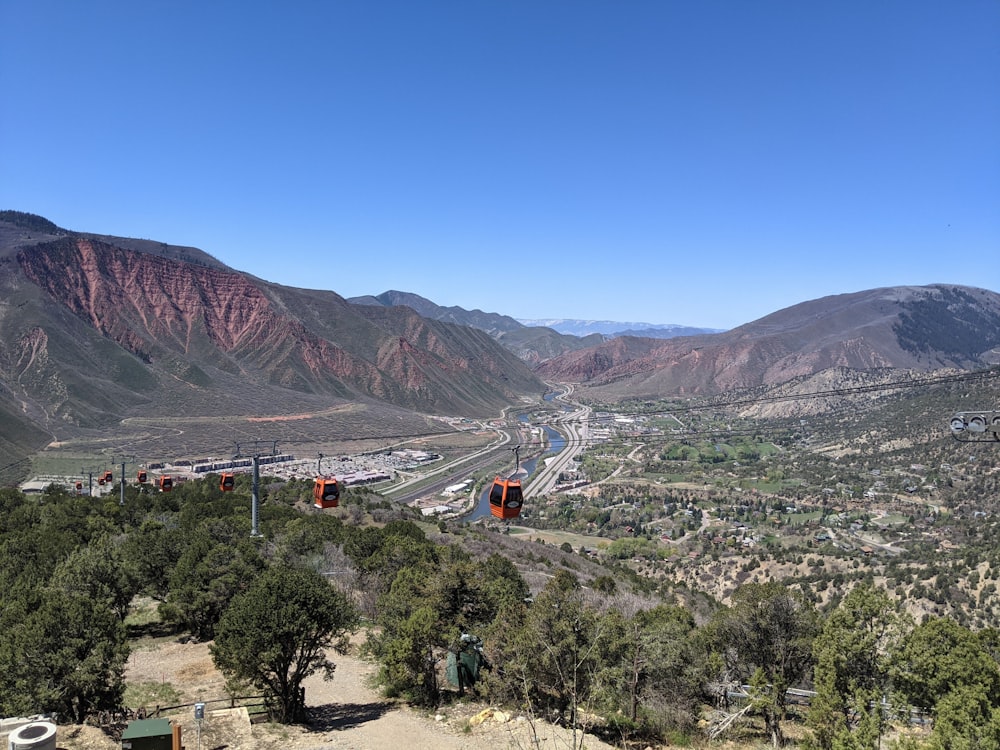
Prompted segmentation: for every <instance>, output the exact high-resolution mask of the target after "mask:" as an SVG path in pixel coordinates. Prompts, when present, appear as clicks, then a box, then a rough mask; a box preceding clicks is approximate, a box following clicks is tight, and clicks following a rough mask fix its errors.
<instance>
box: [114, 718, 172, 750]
mask: <svg viewBox="0 0 1000 750" xmlns="http://www.w3.org/2000/svg"><path fill="white" fill-rule="evenodd" d="M173 744H174V730H173V727H171V726H170V719H136V720H135V721H130V722H129V725H128V727H126V728H125V731H124V732H122V750H172V748H173Z"/></svg>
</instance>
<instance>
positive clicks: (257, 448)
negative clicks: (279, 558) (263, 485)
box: [233, 440, 278, 537]
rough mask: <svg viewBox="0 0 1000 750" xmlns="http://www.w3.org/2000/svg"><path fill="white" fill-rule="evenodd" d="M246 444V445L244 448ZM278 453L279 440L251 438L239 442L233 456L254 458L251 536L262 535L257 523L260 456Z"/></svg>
mask: <svg viewBox="0 0 1000 750" xmlns="http://www.w3.org/2000/svg"><path fill="white" fill-rule="evenodd" d="M244 445H245V446H246V447H245V448H244ZM267 445H270V446H271V448H270V450H269V451H267V453H264V452H263V446H267ZM277 453H278V441H277V440H251V441H247V443H245V444H242V443H237V444H236V453H235V454H234V455H233V458H248V457H249V458H252V459H253V482H252V483H251V485H250V487H251V493H252V496H251V499H250V536H252V537H258V536H260V535H261V534H260V530H259V528H258V525H257V516H258V513H257V508H258V507H259V505H260V492H259V491H260V457H261V456H274V455H277Z"/></svg>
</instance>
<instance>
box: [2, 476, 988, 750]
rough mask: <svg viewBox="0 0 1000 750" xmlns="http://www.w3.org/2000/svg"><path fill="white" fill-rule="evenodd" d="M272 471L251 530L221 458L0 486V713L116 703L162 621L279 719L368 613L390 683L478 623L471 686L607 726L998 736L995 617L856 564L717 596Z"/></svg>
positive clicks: (840, 737) (434, 702)
mask: <svg viewBox="0 0 1000 750" xmlns="http://www.w3.org/2000/svg"><path fill="white" fill-rule="evenodd" d="M264 484H265V489H264V493H263V501H264V504H263V507H262V510H261V519H260V530H261V532H262V537H259V538H254V537H251V535H250V533H249V531H250V512H249V505H250V500H249V495H248V492H247V490H248V487H247V486H246V485H245V484H244V480H243V479H242V478H241V479H240V480H239V483H238V486H237V490H236V491H235V492H227V493H223V492H222V491H221V489H220V487H219V485H218V477H214V478H212V477H210V478H207V479H204V480H199V481H192V482H187V483H184V484H182V485H180V486H179V487H177V488H176V489H175V490H174V491H173V492H170V493H148V492H142V491H140V490H139V489H137V488H136V487H131V486H130V487H127V488H126V492H125V502H124V504H119V502H118V500H117V499H113V500H105V501H103V502H99V501H95V500H94V499H91V498H84V497H79V496H75V495H71V494H67V493H65V492H63V491H61V490H59V489H57V488H50V489H49V491H48V492H46V493H44V494H42V495H40V496H26V495H23V494H21V493H19V492H17V491H14V490H3V491H0V518H2V519H3V523H2V525H0V585H2V586H3V590H4V592H5V594H4V608H3V611H2V614H0V670H2V672H3V674H4V675H6V676H7V677H8V679H5V680H3V681H2V682H0V713H3V714H5V715H17V714H21V715H25V714H35V713H39V712H56V713H58V715H59V716H60V717H62V719H61V720H65V721H71V722H77V723H78V722H83V721H84V720H86V719H87V717H88V716H91V715H93V714H94V713H95V712H100V711H107V710H113V709H115V708H118V707H120V706H121V704H122V703H123V701H124V696H125V695H126V692H125V689H126V687H127V686H126V684H125V681H124V676H123V675H124V665H125V662H126V660H127V658H128V654H129V651H130V644H131V643H132V640H133V639H134V638H136V637H137V636H139V635H142V634H143V633H145V632H148V630H149V628H156V629H157V632H159V633H160V634H161V635H171V636H172V637H177V638H181V637H183V638H195V639H199V640H212V641H213V645H212V652H213V654H214V657H215V662H216V665H217V666H218V667H219V669H221V670H222V671H223V672H224V673H225V674H226V675H227V676H228V677H229V678H230V679H231V680H232V681H233V684H238V683H242V684H246V685H252V686H253V687H254V688H256V689H258V690H260V691H262V692H263V693H264V694H265V695H267V696H269V698H268V703H269V705H270V707H271V711H272V716H273V717H274V718H276V719H278V720H281V721H286V722H298V721H306V722H308V721H309V708H308V706H307V705H305V704H304V703H303V702H302V701H301V698H300V697H299V696H300V693H299V691H298V686H299V685H300V684H301V680H302V679H304V677H305V676H307V675H308V674H309V673H311V672H315V671H317V670H322V669H326V668H328V667H330V666H331V663H330V662H329V661H327V659H328V656H329V655H331V654H333V653H334V652H335V651H336V648H337V647H338V645H340V644H341V643H342V639H343V637H344V636H345V635H346V634H348V633H349V632H351V631H352V630H356V629H357V628H358V627H360V626H361V623H363V624H364V627H365V628H368V629H370V634H369V636H368V639H367V647H366V650H367V653H368V654H369V655H370V657H371V658H372V659H374V660H375V661H376V662H377V664H378V665H379V672H378V676H379V683H380V685H381V686H382V688H383V690H384V692H385V694H386V695H387V696H390V697H392V696H394V697H397V698H401V699H405V700H407V701H409V702H412V703H414V704H416V705H421V706H428V707H437V706H440V705H441V704H442V703H444V702H448V701H450V700H454V698H455V689H454V687H453V686H450V685H449V684H448V683H447V682H446V681H445V680H444V678H443V671H442V670H443V667H444V664H445V661H446V656H447V653H448V651H449V649H451V650H453V651H459V650H461V649H462V648H463V641H462V638H461V636H462V635H463V634H471V635H473V636H476V637H478V638H480V639H481V641H482V653H483V655H484V656H485V659H486V662H487V664H489V665H493V666H494V668H493V669H492V670H488V671H485V672H483V673H482V675H483V677H482V679H481V680H480V681H479V682H478V683H477V684H476V686H475V693H476V694H477V695H479V696H480V697H481V698H482V699H484V700H488V701H489V702H490V703H491V704H494V705H503V706H507V707H510V708H512V709H515V710H519V711H524V712H529V713H530V715H534V716H538V717H542V718H547V719H550V720H552V721H557V722H560V723H564V724H567V725H572V726H578V725H579V726H582V725H583V724H587V725H588V726H589V727H590V729H591V731H596V732H599V733H603V734H604V735H606V736H607V737H609V738H616V740H615V741H618V742H623V741H625V740H626V739H633V740H636V741H642V742H644V743H648V742H659V741H663V740H664V739H665V738H668V737H669V738H672V740H680V738H684V737H687V738H689V739H693V738H697V737H701V738H704V737H705V736H706V732H707V733H708V734H710V735H712V736H720V737H721V736H725V731H724V730H725V729H726V727H727V726H729V727H733V726H738V725H739V721H740V720H741V719H745V718H748V717H751V716H755V717H757V720H758V721H759V722H760V723H759V725H758V726H760V727H762V730H763V732H764V733H765V736H764V737H762V739H766V740H767V741H769V742H772V743H773V744H774V745H776V746H777V745H780V744H782V743H783V742H784V741H785V738H786V735H787V734H790V732H789V729H790V727H791V726H792V724H797V725H798V727H799V728H798V729H797V730H796V732H795V734H796V736H807V737H809V738H810V739H809V743H810V746H812V747H820V748H827V749H832V748H841V747H858V748H869V747H870V748H875V747H877V743H878V742H879V738H881V737H882V736H883V735H887V734H889V733H891V732H894V731H896V730H899V729H901V728H906V727H908V725H909V721H910V715H911V714H910V710H911V709H913V710H916V711H918V712H921V713H923V714H927V715H929V716H931V717H932V718H933V731H930V732H927V733H925V734H923V735H920V737H919V739H918V740H913V742H915V743H916V745H913V746H914V747H915V746H917V745H920V744H926V745H927V746H928V747H941V748H944V747H978V746H980V745H977V744H976V743H977V742H979V741H980V740H981V739H982V738H983V737H997V736H1000V734H998V732H1000V663H998V661H997V659H998V655H1000V649H998V646H997V644H998V643H1000V633H998V632H997V631H996V630H995V629H993V628H987V629H980V630H978V631H973V630H971V629H969V628H967V627H965V626H963V625H961V624H959V623H958V622H957V621H955V620H953V619H951V618H949V617H927V618H924V619H923V620H922V621H919V622H916V621H913V620H912V619H910V618H909V617H908V616H907V615H906V614H905V613H904V612H903V611H902V610H901V609H900V608H899V607H898V605H897V604H896V603H894V601H893V600H892V599H891V598H890V597H889V596H888V594H887V592H886V591H884V590H883V589H881V588H880V587H879V586H877V585H874V584H873V583H872V582H871V581H864V580H862V581H859V582H857V585H855V586H854V587H853V588H851V589H850V590H849V592H847V593H846V595H845V596H843V597H837V598H835V599H833V600H831V601H829V602H827V603H826V604H824V605H817V604H816V603H814V602H813V601H811V600H810V599H809V598H808V597H806V596H804V595H803V594H802V593H801V592H800V591H797V590H794V589H792V588H789V587H788V586H786V585H784V583H782V582H781V581H772V582H770V583H761V584H748V585H744V586H743V587H741V588H740V589H739V590H738V591H737V592H736V593H735V594H734V595H733V596H732V597H731V600H730V603H729V604H728V605H722V604H720V603H718V602H715V603H713V602H711V601H710V600H708V599H707V598H705V597H703V596H698V595H697V594H696V592H693V591H686V592H683V591H681V590H678V591H676V592H671V593H670V594H669V595H667V594H665V593H664V592H666V591H667V589H665V588H663V587H655V586H650V585H648V582H645V581H644V580H643V579H641V578H639V577H637V576H635V575H634V574H630V573H629V572H628V571H627V570H626V569H624V568H622V567H620V566H618V565H617V564H614V563H612V564H611V567H602V566H600V565H599V564H598V563H596V562H594V561H593V560H590V559H587V558H586V557H585V556H581V555H580V554H579V553H578V552H575V551H574V550H573V549H572V548H568V545H567V546H564V547H563V548H562V549H558V548H555V547H553V546H551V545H545V544H539V543H532V542H528V541H522V542H516V541H515V542H514V543H509V542H510V540H511V538H510V537H507V536H505V535H504V534H503V533H502V532H501V531H490V530H487V529H484V528H481V527H473V526H466V525H463V524H453V525H452V526H451V527H448V526H446V525H445V524H444V523H443V522H442V523H440V524H439V525H438V526H437V527H434V526H430V525H427V524H422V523H418V522H416V521H415V520H412V519H411V518H410V517H409V514H410V513H411V511H410V510H409V509H406V508H401V507H399V506H393V505H391V504H390V503H388V502H387V501H385V500H383V499H382V498H380V497H379V496H378V495H376V494H373V493H370V492H368V491H365V490H356V489H351V490H348V491H345V492H344V496H343V498H342V502H341V505H340V507H339V508H337V509H336V510H332V511H326V512H323V513H316V512H313V511H311V510H309V507H310V506H309V505H308V498H309V495H310V489H311V486H310V483H308V482H305V481H289V482H271V481H265V483H264ZM111 497H116V495H112V496H111ZM514 551H516V554H512V552H514ZM330 571H334V572H335V573H336V574H335V575H332V576H325V575H324V574H325V573H328V572H330ZM140 599H144V600H149V599H152V600H153V601H155V602H158V616H157V618H156V619H155V622H149V621H138V620H137V619H135V618H134V617H133V614H132V613H133V608H132V605H133V603H134V602H136V601H139V600H140ZM283 608H284V609H283ZM280 613H285V614H283V615H281V616H279V614H280ZM291 613H294V617H293V616H291ZM251 635H252V637H251ZM251 644H252V645H251ZM291 644H294V646H295V649H297V650H296V651H295V653H294V654H290V653H289V646H290V645H291ZM272 646H273V648H272ZM279 646H280V647H279ZM292 656H294V657H295V658H290V657H292ZM299 657H301V658H299ZM333 661H334V662H335V661H336V659H335V657H334V659H333ZM792 688H799V689H807V690H810V689H811V690H813V691H814V693H812V694H810V695H811V696H812V697H811V706H810V708H809V710H808V712H807V713H806V714H805V715H804V719H803V718H802V714H801V713H798V712H797V713H796V714H795V715H796V716H798V717H799V718H798V719H797V720H793V717H792V715H791V714H790V713H789V706H788V705H787V701H788V696H789V693H787V692H786V691H788V690H789V689H792ZM740 695H744V698H742V699H740V698H739V696H740ZM883 699H885V700H886V701H887V702H886V703H885V710H881V709H877V708H873V706H878V705H879V701H881V700H883ZM734 701H735V702H734ZM890 705H892V706H900V707H901V708H899V709H895V708H894V709H889V708H888V706H890ZM802 722H804V726H803V724H802ZM802 732H805V735H803V734H802ZM982 746H983V747H993V745H982Z"/></svg>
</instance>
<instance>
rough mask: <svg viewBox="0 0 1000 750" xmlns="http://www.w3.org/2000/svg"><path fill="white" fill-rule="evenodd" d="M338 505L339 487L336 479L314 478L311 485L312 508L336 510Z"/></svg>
mask: <svg viewBox="0 0 1000 750" xmlns="http://www.w3.org/2000/svg"><path fill="white" fill-rule="evenodd" d="M339 504H340V485H339V484H337V478H336V477H316V482H315V483H314V484H313V506H314V507H316V508H336V507H337V505H339Z"/></svg>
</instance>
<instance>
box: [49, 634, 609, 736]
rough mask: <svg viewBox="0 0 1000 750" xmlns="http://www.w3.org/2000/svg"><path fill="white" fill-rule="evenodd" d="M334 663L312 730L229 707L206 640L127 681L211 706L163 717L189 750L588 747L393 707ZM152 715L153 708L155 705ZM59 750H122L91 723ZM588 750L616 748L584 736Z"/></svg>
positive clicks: (352, 664) (516, 720)
mask: <svg viewBox="0 0 1000 750" xmlns="http://www.w3.org/2000/svg"><path fill="white" fill-rule="evenodd" d="M330 658H331V660H332V661H334V662H335V663H336V665H337V669H336V672H335V674H334V677H333V679H332V680H330V681H324V680H323V679H322V678H320V677H318V676H314V677H311V678H309V679H308V680H307V681H306V685H305V687H306V704H307V706H308V709H309V716H310V719H309V723H308V724H306V725H291V726H285V725H279V724H272V723H266V722H264V723H252V722H251V721H250V715H249V714H248V712H247V710H246V709H244V708H235V709H233V708H230V707H229V704H228V703H226V702H219V703H214V702H211V701H215V700H217V699H222V698H226V697H227V695H226V692H225V689H224V682H225V681H224V679H223V677H222V675H221V674H220V673H219V672H218V671H217V670H216V669H215V665H214V664H213V663H212V658H211V654H210V653H209V650H208V644H206V643H180V642H177V641H165V642H160V643H150V644H148V645H141V646H137V647H136V649H135V650H134V651H133V653H132V655H131V657H130V658H129V662H128V666H127V669H126V677H127V679H128V681H129V683H130V684H132V683H134V684H141V683H155V682H160V683H169V684H170V685H172V687H173V688H174V690H175V691H176V692H177V694H179V695H180V696H181V699H180V700H179V702H180V703H193V702H195V701H206V702H207V703H208V705H207V706H206V717H205V719H204V721H202V722H201V726H200V727H199V726H198V723H197V722H196V721H195V719H194V709H193V707H191V706H185V707H182V708H180V709H176V710H172V711H169V712H166V713H164V714H162V715H163V717H164V718H168V719H170V720H171V721H172V722H173V723H175V724H179V725H180V726H181V732H182V739H183V743H184V746H185V747H187V748H188V749H189V750H196V749H200V750H279V749H281V750H326V749H328V748H329V749H331V750H334V749H338V750H339V749H344V750H347V749H350V750H368V749H371V750H380V749H381V748H387V750H397V749H398V748H407V750H500V749H501V748H543V749H544V750H556V749H559V750H562V749H563V748H573V747H577V748H579V747H581V740H582V739H583V738H582V737H581V736H580V735H579V734H578V735H577V736H576V743H575V745H574V738H573V735H572V733H571V732H570V731H568V730H566V729H564V728H562V727H556V726H552V725H550V724H547V723H546V722H543V721H540V720H529V719H528V718H527V717H525V716H517V715H509V714H507V713H505V712H502V711H498V710H495V709H491V707H489V706H487V705H485V704H482V703H478V702H475V701H470V702H460V703H456V704H453V705H450V706H447V707H446V708H443V709H441V710H440V711H439V712H436V713H435V712H426V711H421V710H417V709H414V708H411V707H409V706H407V705H405V704H402V703H399V702H396V701H389V700H386V699H384V698H382V697H381V696H380V694H379V693H378V692H377V691H376V690H375V689H373V688H372V687H371V678H372V676H373V674H374V673H375V671H376V667H375V665H373V664H371V663H369V662H367V661H365V660H363V659H361V658H359V657H358V655H357V652H356V645H355V648H354V650H353V652H352V653H350V654H348V655H344V656H341V655H339V654H331V656H330ZM148 708H154V707H148ZM57 742H58V746H59V747H60V748H62V749H63V750H118V749H119V748H120V747H121V745H120V744H119V743H118V742H116V741H115V740H114V739H113V738H112V737H110V736H109V735H107V734H105V733H104V732H102V731H101V730H100V729H98V728H97V727H92V726H60V727H59V731H58V734H57ZM583 746H584V747H586V748H588V749H589V750H611V748H612V746H611V745H608V744H606V743H604V742H601V741H600V740H598V739H597V738H595V737H592V736H589V735H588V736H587V737H586V738H585V744H584V745H583Z"/></svg>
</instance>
